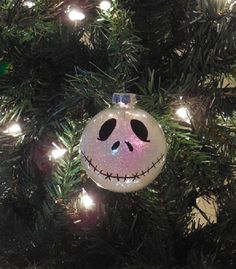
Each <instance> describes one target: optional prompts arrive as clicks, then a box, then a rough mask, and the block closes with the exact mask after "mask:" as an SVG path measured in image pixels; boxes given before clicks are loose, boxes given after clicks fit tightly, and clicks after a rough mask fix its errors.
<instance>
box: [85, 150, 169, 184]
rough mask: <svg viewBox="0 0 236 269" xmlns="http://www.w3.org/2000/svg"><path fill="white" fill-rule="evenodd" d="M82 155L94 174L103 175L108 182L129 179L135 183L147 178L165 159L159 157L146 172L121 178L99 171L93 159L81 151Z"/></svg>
mask: <svg viewBox="0 0 236 269" xmlns="http://www.w3.org/2000/svg"><path fill="white" fill-rule="evenodd" d="M81 153H82V156H83V158H84V159H85V161H86V162H87V163H88V164H89V166H91V167H92V168H93V169H94V172H98V173H99V174H101V175H103V176H104V177H105V179H108V180H110V181H111V180H112V179H116V180H117V181H120V180H122V179H123V180H124V181H126V180H127V179H131V180H133V181H135V180H136V179H140V177H142V176H145V175H146V174H148V173H149V172H150V171H151V170H152V169H153V168H155V167H156V165H157V164H158V163H160V161H161V160H162V158H163V157H164V154H163V153H162V154H161V156H160V157H158V158H157V159H156V160H155V162H152V164H151V165H150V166H149V167H148V168H147V169H146V170H145V171H141V173H138V172H137V173H136V174H132V175H131V176H130V175H127V174H125V175H124V176H120V175H119V174H116V175H113V174H112V173H108V172H105V171H103V170H99V169H98V167H97V165H95V164H93V160H92V158H90V157H89V156H87V155H86V154H85V152H83V151H81Z"/></svg>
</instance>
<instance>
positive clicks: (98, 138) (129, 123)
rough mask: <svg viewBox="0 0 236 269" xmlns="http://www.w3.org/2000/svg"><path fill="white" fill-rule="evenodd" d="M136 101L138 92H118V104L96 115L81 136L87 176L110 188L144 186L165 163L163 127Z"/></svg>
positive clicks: (135, 188) (115, 102) (133, 188)
mask: <svg viewBox="0 0 236 269" xmlns="http://www.w3.org/2000/svg"><path fill="white" fill-rule="evenodd" d="M136 102H137V101H136V95H135V94H120V93H118V94H117V93H114V94H113V103H114V106H112V107H111V108H108V109H105V110H103V111H101V112H100V113H98V114H97V115H96V116H95V117H93V118H92V119H91V120H90V122H89V123H88V124H87V126H86V127H85V129H84V131H83V134H82V136H81V141H80V155H81V163H82V165H83V167H84V169H85V171H86V173H87V175H88V176H89V177H90V178H91V179H92V180H93V181H94V182H95V183H96V184H97V185H98V186H100V187H102V188H104V189H107V190H110V191H114V192H132V191H137V190H140V189H142V188H143V187H145V186H147V185H148V184H150V183H151V182H152V181H153V180H154V179H156V177H157V176H158V175H159V173H160V172H161V169H162V167H163V165H164V162H165V158H166V153H167V144H166V139H165V136H164V133H163V131H162V128H161V126H160V125H159V124H158V122H157V121H156V120H155V119H154V118H153V117H152V116H151V115H150V114H149V113H147V112H146V111H144V110H142V109H139V108H137V107H136V106H135V104H136Z"/></svg>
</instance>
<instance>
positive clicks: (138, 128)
mask: <svg viewBox="0 0 236 269" xmlns="http://www.w3.org/2000/svg"><path fill="white" fill-rule="evenodd" d="M130 124H131V128H132V130H133V132H134V133H135V134H136V136H137V137H138V138H139V139H140V140H142V141H144V142H150V140H147V138H148V130H147V127H146V126H145V125H144V124H143V123H142V122H141V121H139V120H131V122H130Z"/></svg>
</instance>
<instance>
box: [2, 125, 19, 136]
mask: <svg viewBox="0 0 236 269" xmlns="http://www.w3.org/2000/svg"><path fill="white" fill-rule="evenodd" d="M4 133H6V134H9V135H11V136H18V135H20V134H21V127H20V125H19V124H18V123H13V124H12V125H10V126H9V127H8V128H7V129H6V130H5V131H4Z"/></svg>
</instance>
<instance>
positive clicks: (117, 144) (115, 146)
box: [111, 141, 120, 151]
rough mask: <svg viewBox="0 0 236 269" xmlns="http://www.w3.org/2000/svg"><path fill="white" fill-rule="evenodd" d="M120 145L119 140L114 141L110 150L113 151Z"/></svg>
mask: <svg viewBox="0 0 236 269" xmlns="http://www.w3.org/2000/svg"><path fill="white" fill-rule="evenodd" d="M119 146H120V141H116V142H115V143H114V144H113V146H112V147H111V149H112V151H115V150H117V149H118V148H119Z"/></svg>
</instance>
